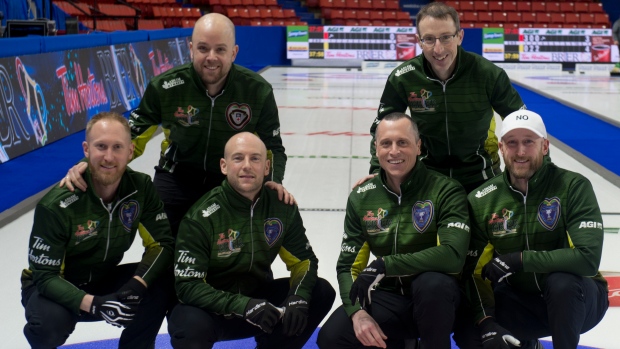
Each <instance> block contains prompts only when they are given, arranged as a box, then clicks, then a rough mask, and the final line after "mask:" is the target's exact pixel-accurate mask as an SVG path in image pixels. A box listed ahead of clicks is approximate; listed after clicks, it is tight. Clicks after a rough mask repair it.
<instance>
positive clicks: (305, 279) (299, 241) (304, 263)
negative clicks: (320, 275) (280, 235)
mask: <svg viewBox="0 0 620 349" xmlns="http://www.w3.org/2000/svg"><path fill="white" fill-rule="evenodd" d="M292 211H293V212H292V214H291V217H290V218H289V226H288V228H286V235H285V237H284V242H283V243H282V246H281V247H280V251H279V255H280V258H281V259H282V261H283V262H284V264H286V269H287V270H289V271H290V272H291V281H290V290H289V295H293V294H295V295H298V296H300V297H302V298H303V299H305V300H306V301H308V302H310V301H311V297H312V289H313V288H314V285H315V284H316V279H317V271H318V264H319V260H318V259H317V258H316V255H315V254H314V251H312V247H311V246H310V242H309V241H308V237H307V236H306V229H305V228H304V226H303V222H302V219H301V215H300V214H299V210H298V209H297V206H295V209H294V210H292Z"/></svg>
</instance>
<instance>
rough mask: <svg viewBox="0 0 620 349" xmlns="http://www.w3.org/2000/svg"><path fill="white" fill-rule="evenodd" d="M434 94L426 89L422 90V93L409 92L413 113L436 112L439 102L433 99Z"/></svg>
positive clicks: (410, 106)
mask: <svg viewBox="0 0 620 349" xmlns="http://www.w3.org/2000/svg"><path fill="white" fill-rule="evenodd" d="M432 95H433V93H432V92H431V91H428V90H426V89H421V90H420V93H419V94H418V93H416V92H409V97H408V98H407V100H408V101H409V108H410V109H411V111H412V112H414V111H415V112H430V111H435V108H436V107H437V102H435V100H432V99H431V96H432Z"/></svg>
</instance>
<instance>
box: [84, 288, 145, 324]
mask: <svg viewBox="0 0 620 349" xmlns="http://www.w3.org/2000/svg"><path fill="white" fill-rule="evenodd" d="M136 310H137V306H131V305H126V304H123V302H120V301H119V299H118V295H117V294H116V293H112V294H109V295H106V296H94V297H93V302H92V304H91V305H90V313H91V314H92V315H94V316H96V317H98V318H100V319H102V320H105V321H106V322H107V323H109V324H110V325H114V326H116V327H127V326H128V325H129V324H130V323H131V321H132V320H133V317H134V315H135V314H136Z"/></svg>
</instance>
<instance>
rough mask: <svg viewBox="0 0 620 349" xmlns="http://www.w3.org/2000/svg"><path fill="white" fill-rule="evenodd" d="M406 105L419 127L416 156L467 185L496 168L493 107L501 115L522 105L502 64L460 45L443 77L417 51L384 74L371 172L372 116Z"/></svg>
mask: <svg viewBox="0 0 620 349" xmlns="http://www.w3.org/2000/svg"><path fill="white" fill-rule="evenodd" d="M407 108H409V111H410V113H411V117H412V118H413V119H414V120H415V122H416V123H417V124H418V128H419V131H420V137H421V139H422V145H423V146H422V155H421V156H420V159H422V161H423V162H424V163H425V164H426V165H427V166H428V168H429V169H432V170H435V171H438V172H440V173H442V174H444V175H446V176H449V177H452V178H454V179H456V180H458V181H459V182H460V183H461V184H463V185H467V184H471V183H475V182H479V181H482V180H486V179H488V178H492V177H494V176H495V175H496V174H498V173H499V172H500V168H499V157H498V154H497V152H498V146H497V137H496V136H495V122H494V119H493V110H495V111H496V112H497V113H498V114H499V115H501V116H502V118H503V117H504V116H506V115H508V114H510V113H511V112H513V111H515V110H518V109H521V108H525V106H524V104H523V101H522V100H521V97H520V96H519V94H518V93H517V91H516V90H515V89H514V88H513V87H512V85H511V84H510V79H509V78H508V75H507V74H506V72H505V71H504V70H503V69H501V68H499V67H497V66H496V65H495V64H493V63H491V62H489V61H488V60H486V59H485V58H483V57H481V56H479V55H477V54H475V53H471V52H467V51H465V50H463V48H462V47H461V46H459V47H458V54H457V63H456V68H455V70H454V73H453V74H452V76H451V77H450V78H449V79H448V80H446V81H445V82H442V81H441V80H439V79H438V78H436V77H435V75H434V73H433V70H432V68H431V67H430V64H429V63H428V62H427V61H426V59H425V58H424V55H422V54H421V55H418V56H416V57H415V58H413V59H410V60H408V61H406V62H405V63H403V64H401V65H400V66H398V67H397V68H396V69H395V70H394V71H392V73H391V74H390V76H389V77H388V80H387V83H386V85H385V89H384V90H383V95H382V96H381V102H380V104H379V110H378V115H377V118H376V119H375V121H374V122H373V124H372V126H371V128H370V134H371V135H372V137H373V139H372V142H371V145H370V154H371V156H372V158H371V161H370V172H371V173H373V172H378V170H379V162H378V160H377V157H376V155H375V146H374V137H375V130H376V128H377V124H378V122H379V121H380V120H381V119H383V117H384V116H386V115H388V114H390V113H393V112H405V111H406V110H407Z"/></svg>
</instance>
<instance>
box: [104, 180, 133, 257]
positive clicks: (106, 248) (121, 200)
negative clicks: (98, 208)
mask: <svg viewBox="0 0 620 349" xmlns="http://www.w3.org/2000/svg"><path fill="white" fill-rule="evenodd" d="M137 192H138V191H137V190H134V192H133V193H130V194H129V195H127V196H125V197H124V198H122V199H120V200H117V201H116V204H114V207H110V206H111V204H107V205H106V204H105V203H104V202H103V199H101V198H99V201H101V205H102V206H103V208H104V209H105V210H106V211H107V212H108V237H107V241H106V246H105V254H104V255H103V261H105V260H106V259H107V258H108V251H109V250H110V230H111V228H112V220H113V217H114V215H113V213H114V211H115V210H116V208H117V207H118V205H119V204H120V203H121V202H123V201H125V200H126V199H127V198H128V197H130V196H132V195H133V194H135V193H137Z"/></svg>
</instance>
